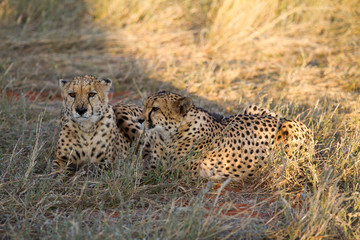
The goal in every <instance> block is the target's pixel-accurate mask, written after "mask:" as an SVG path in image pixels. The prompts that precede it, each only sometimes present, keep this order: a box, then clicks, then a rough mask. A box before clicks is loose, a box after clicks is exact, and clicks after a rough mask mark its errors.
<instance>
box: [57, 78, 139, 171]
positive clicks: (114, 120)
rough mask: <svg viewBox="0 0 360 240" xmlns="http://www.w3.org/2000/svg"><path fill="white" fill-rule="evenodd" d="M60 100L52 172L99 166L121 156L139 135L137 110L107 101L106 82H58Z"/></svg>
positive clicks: (80, 80) (76, 79) (97, 80)
mask: <svg viewBox="0 0 360 240" xmlns="http://www.w3.org/2000/svg"><path fill="white" fill-rule="evenodd" d="M59 84H60V87H61V90H62V91H61V94H62V98H63V111H62V116H61V131H60V135H59V139H58V142H57V147H56V153H55V155H56V158H55V160H54V161H53V173H54V175H57V174H58V173H62V172H68V173H72V172H75V171H76V170H78V169H79V168H80V167H81V166H83V165H85V164H87V163H96V164H98V165H100V166H102V167H106V166H108V164H110V163H111V162H113V161H114V160H115V158H116V157H117V154H118V152H119V151H120V152H121V154H123V156H125V154H126V153H127V151H128V150H129V147H130V144H131V143H132V142H133V141H134V140H135V138H136V137H137V135H138V134H139V130H140V124H139V123H138V121H137V119H138V117H139V115H140V113H141V109H140V108H138V107H136V106H133V105H122V104H118V105H116V106H114V107H112V106H111V105H110V104H109V103H108V102H109V100H108V91H109V89H110V87H111V85H112V82H111V80H109V79H98V78H96V77H94V76H92V75H82V76H77V77H74V78H73V79H72V80H70V81H68V80H63V79H61V80H59Z"/></svg>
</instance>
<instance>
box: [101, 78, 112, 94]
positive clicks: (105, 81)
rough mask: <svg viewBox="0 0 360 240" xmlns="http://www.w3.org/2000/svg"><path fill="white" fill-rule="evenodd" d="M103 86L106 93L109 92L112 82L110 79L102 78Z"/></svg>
mask: <svg viewBox="0 0 360 240" xmlns="http://www.w3.org/2000/svg"><path fill="white" fill-rule="evenodd" d="M101 84H102V85H103V86H104V89H105V91H109V89H110V88H111V85H112V82H111V80H110V79H108V78H102V79H101Z"/></svg>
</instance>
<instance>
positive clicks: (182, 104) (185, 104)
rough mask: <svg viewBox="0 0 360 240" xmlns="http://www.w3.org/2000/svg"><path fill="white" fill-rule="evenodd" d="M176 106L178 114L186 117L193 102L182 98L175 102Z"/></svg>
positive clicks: (187, 98)
mask: <svg viewBox="0 0 360 240" xmlns="http://www.w3.org/2000/svg"><path fill="white" fill-rule="evenodd" d="M176 105H177V106H178V108H179V112H180V114H182V115H186V114H187V113H188V112H189V110H190V109H191V107H192V106H193V102H192V100H191V98H189V97H183V98H180V99H179V100H177V101H176Z"/></svg>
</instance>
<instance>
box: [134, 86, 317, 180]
mask: <svg viewBox="0 0 360 240" xmlns="http://www.w3.org/2000/svg"><path fill="white" fill-rule="evenodd" d="M250 112H252V113H253V114H249V113H250ZM139 122H141V123H142V124H144V125H145V129H146V131H147V132H148V133H149V138H148V140H147V142H146V145H145V146H144V148H143V150H142V157H143V161H144V168H145V170H146V171H149V170H151V169H156V167H157V165H158V164H159V161H162V162H165V163H166V164H168V165H167V166H168V167H170V168H174V167H177V166H178V167H179V169H180V170H181V171H183V172H184V171H185V172H189V173H190V176H191V177H193V178H196V177H198V176H200V177H202V178H207V179H210V180H214V181H223V180H225V179H228V178H231V179H232V181H235V182H236V181H244V180H247V179H251V178H253V177H254V176H255V174H256V173H257V170H259V169H260V168H262V167H264V166H265V163H266V158H267V157H268V156H269V154H270V151H271V150H273V149H275V147H276V146H277V145H281V146H282V149H284V152H285V153H286V154H288V155H290V156H292V157H295V156H296V153H297V152H299V151H307V149H308V147H309V146H310V143H311V140H312V138H313V137H312V132H311V130H310V129H309V128H307V127H306V126H305V125H304V124H303V123H301V122H297V121H294V120H287V119H286V118H283V117H281V116H279V115H277V114H275V113H273V112H271V111H269V110H267V109H262V108H259V107H257V106H250V107H248V108H247V109H245V113H244V114H238V115H235V116H230V117H222V116H221V115H214V114H210V113H209V112H207V111H206V110H203V109H201V108H199V107H196V106H195V105H194V104H193V101H192V100H191V98H189V97H183V96H181V95H178V94H175V93H172V92H168V91H160V92H158V93H156V94H154V95H152V96H150V97H148V98H147V99H146V100H145V102H144V109H143V112H142V117H141V118H140V119H139ZM177 162H180V164H176V163H177Z"/></svg>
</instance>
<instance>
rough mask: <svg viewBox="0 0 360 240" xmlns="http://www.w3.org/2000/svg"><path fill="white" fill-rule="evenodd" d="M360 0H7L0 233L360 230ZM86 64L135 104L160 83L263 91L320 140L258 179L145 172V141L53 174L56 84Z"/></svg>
mask: <svg viewBox="0 0 360 240" xmlns="http://www.w3.org/2000/svg"><path fill="white" fill-rule="evenodd" d="M359 4H360V2H359V1H358V0H343V1H331V0H321V1H314V0H306V1H287V0H282V1H281V0H278V1H270V0H269V1H266V0H256V1H240V0H204V1H190V0H160V1H156V0H149V1H140V0H134V1H127V0H105V1H98V0H82V1H75V0H66V1H63V0H47V1H42V0H3V1H0V77H1V78H0V89H2V91H1V102H0V131H1V136H0V159H1V162H0V178H1V181H0V238H1V239H10V238H14V239H30V238H34V239H37V238H45V239H55V238H57V239H74V238H77V239H104V238H107V239H114V238H117V239H118V238H120V239H134V238H135V239H144V238H145V239H219V238H224V239H227V238H228V239H239V238H243V239H264V238H274V239H358V238H360V231H359V229H360V221H359V220H360V219H359V218H360V196H359V191H360V189H359V186H360V184H359V183H360V160H359V157H360V129H359V126H360V125H359V109H360V99H359V92H360V84H359V80H358V79H359V77H360V62H359V59H360V12H359V10H358V6H359ZM77 74H95V75H98V76H101V77H109V78H111V79H113V80H114V81H115V87H114V91H116V92H117V93H118V94H119V95H120V97H121V99H122V100H123V101H130V102H133V103H138V104H140V103H141V100H142V98H144V97H146V96H147V95H148V94H149V93H151V92H154V91H156V90H158V89H163V88H166V89H169V90H173V91H176V92H179V93H184V94H186V95H190V96H193V97H194V98H195V99H196V103H197V105H200V106H202V107H204V108H208V109H209V110H212V111H217V112H220V113H224V114H230V113H235V112H238V111H239V110H240V109H242V108H243V107H244V106H245V105H248V104H250V103H256V104H259V105H262V106H264V107H270V108H272V109H274V110H276V111H277V112H279V113H281V114H283V115H284V116H286V117H289V118H296V119H299V120H301V121H303V122H305V123H306V124H307V125H308V126H310V127H311V128H312V129H313V131H314V136H315V140H316V155H315V156H313V157H312V158H311V159H310V160H309V159H303V160H300V159H299V161H298V162H291V161H288V160H287V159H284V158H282V157H281V156H274V157H273V158H271V159H270V160H269V169H268V173H267V174H265V173H264V176H263V179H262V181H260V182H257V183H252V184H250V185H240V186H236V185H235V186H233V185H228V186H226V187H224V186H222V187H224V188H220V189H222V190H221V191H220V190H216V188H214V187H212V185H211V183H204V182H201V181H200V182H195V183H194V182H190V181H188V180H187V179H186V177H183V178H181V179H178V178H177V177H176V174H174V176H172V175H171V176H165V175H166V174H161V172H160V174H159V175H158V176H153V177H152V178H151V179H148V180H147V183H146V184H142V183H141V160H140V159H139V155H138V154H136V153H135V154H131V156H130V157H129V159H127V160H123V159H119V162H118V163H117V164H118V167H116V168H114V170H112V171H110V172H106V173H104V174H103V175H102V176H99V177H90V176H89V177H80V176H76V177H74V178H73V179H71V180H70V181H69V182H66V183H64V184H59V183H57V182H55V181H54V180H52V179H51V178H49V177H48V173H49V172H50V167H49V166H50V163H51V160H52V157H53V151H54V144H55V142H56V137H57V135H56V134H54V132H56V133H57V132H58V122H57V120H56V119H57V118H58V116H59V112H60V108H61V103H60V102H59V101H50V99H52V98H51V97H52V96H56V95H58V93H59V91H58V86H57V79H58V78H63V77H65V78H70V77H72V76H74V75H77ZM29 91H34V92H36V93H37V95H36V97H35V100H31V101H30V100H29V98H28V97H27V95H26V93H27V92H29ZM40 93H42V94H40ZM43 96H48V98H47V97H45V98H44V97H43ZM55 99H56V98H55ZM161 171H163V173H165V171H166V169H164V170H161ZM229 186H230V187H229ZM239 189H240V191H239ZM244 206H246V207H245V210H244V209H243V207H244ZM234 214H235V215H234Z"/></svg>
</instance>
